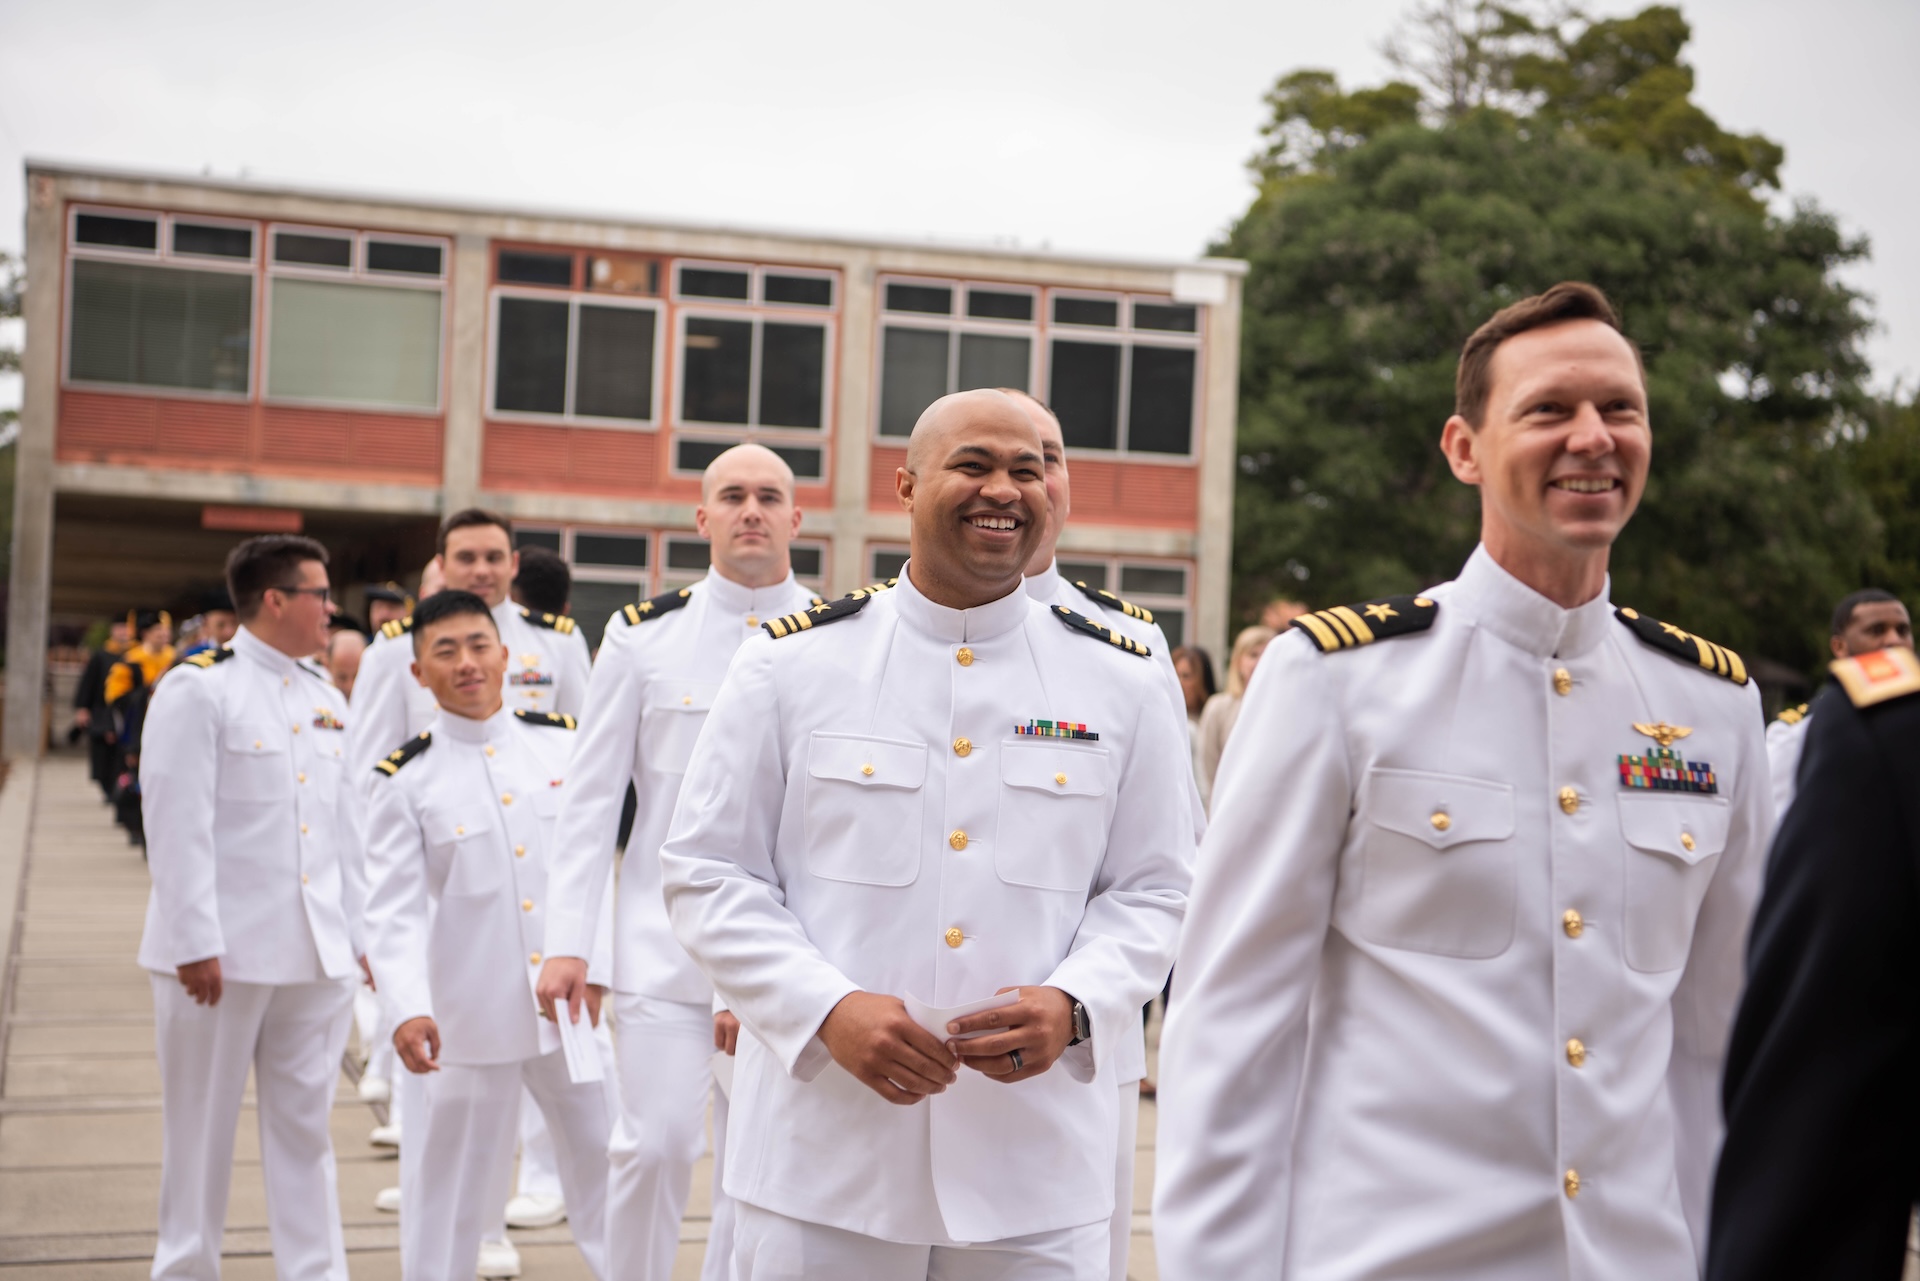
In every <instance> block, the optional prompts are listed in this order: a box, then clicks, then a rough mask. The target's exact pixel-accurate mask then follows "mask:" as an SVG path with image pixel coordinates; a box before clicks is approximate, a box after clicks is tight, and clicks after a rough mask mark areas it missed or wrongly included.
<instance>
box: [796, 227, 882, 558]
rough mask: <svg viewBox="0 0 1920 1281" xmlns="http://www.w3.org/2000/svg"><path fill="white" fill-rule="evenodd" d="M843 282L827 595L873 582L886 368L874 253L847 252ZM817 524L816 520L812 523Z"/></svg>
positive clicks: (841, 289)
mask: <svg viewBox="0 0 1920 1281" xmlns="http://www.w3.org/2000/svg"><path fill="white" fill-rule="evenodd" d="M845 270H846V274H845V275H844V276H842V277H841V286H840V350H839V352H838V356H839V366H840V374H839V378H838V383H839V387H838V392H839V395H838V397H837V399H838V402H839V410H838V412H837V414H836V415H835V418H834V432H833V571H832V573H831V574H829V575H828V579H827V594H828V595H829V596H840V595H843V594H845V593H847V592H850V591H852V590H853V589H854V588H856V587H863V586H865V585H866V582H867V565H866V554H865V552H866V549H865V547H864V543H865V538H864V537H863V535H864V534H865V532H866V523H867V521H866V516H867V472H868V469H869V468H870V467H871V466H872V463H873V445H872V436H873V406H874V397H875V396H876V395H877V394H878V388H877V387H876V385H875V384H876V383H877V381H878V379H879V377H880V371H879V369H878V367H877V366H876V363H875V361H874V357H873V339H874V327H873V318H874V314H875V307H874V297H873V278H874V262H873V255H872V254H870V253H864V252H855V253H851V254H849V255H848V256H847V259H846V269H845ZM809 523H811V522H809Z"/></svg>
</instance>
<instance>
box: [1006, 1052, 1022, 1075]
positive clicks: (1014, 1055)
mask: <svg viewBox="0 0 1920 1281" xmlns="http://www.w3.org/2000/svg"><path fill="white" fill-rule="evenodd" d="M1007 1057H1008V1058H1010V1059H1012V1060H1013V1070H1014V1071H1015V1072H1018V1071H1019V1070H1020V1069H1021V1068H1023V1067H1025V1066H1026V1064H1025V1063H1024V1062H1023V1061H1022V1060H1021V1058H1020V1051H1018V1050H1008V1051H1007Z"/></svg>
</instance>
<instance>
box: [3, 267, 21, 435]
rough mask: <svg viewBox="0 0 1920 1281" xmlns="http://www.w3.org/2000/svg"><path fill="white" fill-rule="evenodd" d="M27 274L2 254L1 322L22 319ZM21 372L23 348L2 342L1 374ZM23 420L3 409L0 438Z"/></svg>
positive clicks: (10, 410)
mask: <svg viewBox="0 0 1920 1281" xmlns="http://www.w3.org/2000/svg"><path fill="white" fill-rule="evenodd" d="M26 284H27V278H26V271H25V269H24V268H23V267H22V265H21V262H20V260H19V259H18V258H16V257H14V256H13V255H12V254H10V253H5V252H0V322H4V321H8V320H18V319H20V309H21V304H22V303H23V302H24V301H25V295H26ZM19 372H20V349H19V348H18V347H14V346H11V345H9V344H7V343H5V342H4V341H0V374H17V373H19ZM19 418H20V411H19V410H17V409H0V437H9V436H11V435H12V428H13V425H14V423H15V422H17V421H18V420H19Z"/></svg>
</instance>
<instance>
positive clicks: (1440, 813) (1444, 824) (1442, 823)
mask: <svg viewBox="0 0 1920 1281" xmlns="http://www.w3.org/2000/svg"><path fill="white" fill-rule="evenodd" d="M1427 822H1429V823H1431V824H1433V830H1434V831H1436V832H1444V831H1446V830H1447V829H1448V828H1449V827H1452V826H1453V820H1452V819H1451V818H1448V817H1447V813H1446V811H1445V810H1435V811H1434V814H1433V817H1432V818H1430V819H1428V820H1427Z"/></svg>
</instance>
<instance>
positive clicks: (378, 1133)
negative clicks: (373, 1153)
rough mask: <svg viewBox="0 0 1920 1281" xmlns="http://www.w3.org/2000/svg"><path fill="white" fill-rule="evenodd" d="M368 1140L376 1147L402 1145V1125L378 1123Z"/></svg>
mask: <svg viewBox="0 0 1920 1281" xmlns="http://www.w3.org/2000/svg"><path fill="white" fill-rule="evenodd" d="M367 1142H369V1143H371V1144H373V1146H375V1147H376V1148H397V1147H399V1146H400V1127H399V1126H397V1125H376V1126H374V1127H373V1133H372V1134H369V1135H368V1136H367Z"/></svg>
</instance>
